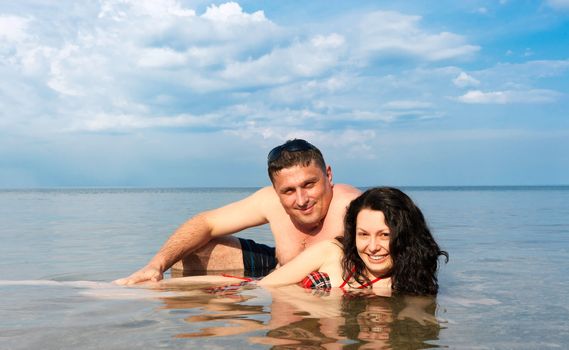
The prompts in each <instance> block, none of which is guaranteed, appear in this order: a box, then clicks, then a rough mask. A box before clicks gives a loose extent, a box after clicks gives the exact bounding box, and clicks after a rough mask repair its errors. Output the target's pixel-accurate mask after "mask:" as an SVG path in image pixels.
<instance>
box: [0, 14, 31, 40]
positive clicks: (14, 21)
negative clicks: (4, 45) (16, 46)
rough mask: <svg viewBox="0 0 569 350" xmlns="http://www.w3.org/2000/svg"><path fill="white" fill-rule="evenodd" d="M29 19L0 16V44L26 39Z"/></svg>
mask: <svg viewBox="0 0 569 350" xmlns="http://www.w3.org/2000/svg"><path fill="white" fill-rule="evenodd" d="M29 21H30V20H29V19H27V18H24V17H19V16H0V43H1V41H2V40H6V41H9V42H10V41H12V42H19V41H23V40H24V39H25V38H26V37H27V33H26V30H27V27H28V23H29Z"/></svg>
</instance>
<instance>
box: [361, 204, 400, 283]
mask: <svg viewBox="0 0 569 350" xmlns="http://www.w3.org/2000/svg"><path fill="white" fill-rule="evenodd" d="M390 232H391V231H390V230H389V227H388V226H387V224H386V223H385V216H384V215H383V212H382V211H379V210H371V209H362V210H361V211H360V212H359V213H358V216H357V218H356V249H357V250H358V255H359V256H360V258H361V259H362V260H363V262H364V264H365V266H366V269H367V272H368V277H369V278H374V277H375V278H377V277H381V276H384V275H386V274H387V273H389V272H390V271H391V269H392V267H393V260H392V259H391V255H390V253H389V239H390V236H391V235H390Z"/></svg>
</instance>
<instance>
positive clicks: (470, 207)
mask: <svg viewBox="0 0 569 350" xmlns="http://www.w3.org/2000/svg"><path fill="white" fill-rule="evenodd" d="M254 190H255V189H241V188H238V189H231V188H226V189H52V190H4V191H0V224H1V225H0V315H1V317H0V349H40V348H41V349H146V348H169V349H178V348H183V349H186V348H197V347H200V346H201V347H204V348H207V349H222V348H232V349H241V348H243V349H245V348H246V349H249V348H253V349H269V348H274V349H284V348H287V349H288V348H315V349H319V348H325V349H340V348H349V349H356V348H361V349H364V348H371V349H376V348H386V349H390V348H395V349H397V348H405V349H409V348H411V349H414V348H438V347H440V348H452V349H457V348H458V349H497V348H498V349H544V348H553V349H558V348H562V349H564V348H568V347H569V322H568V321H567V320H569V306H568V303H569V278H568V277H567V271H569V187H559V186H558V187H480V188H473V187H465V188H460V187H437V188H433V187H431V188H428V187H427V188H418V187H416V188H404V190H405V191H406V192H407V193H408V194H409V195H410V196H411V197H412V198H413V199H414V200H415V201H416V203H417V204H418V205H419V206H420V208H421V209H422V210H423V212H424V214H425V216H426V217H427V220H428V222H429V224H430V227H431V229H432V231H433V233H434V235H435V237H436V239H437V241H438V242H439V244H440V245H441V247H442V248H443V249H444V250H446V251H448V253H449V255H450V261H449V262H448V264H442V265H441V268H440V271H439V283H440V292H439V295H438V296H437V298H436V299H435V300H434V303H435V304H434V305H433V306H432V307H431V308H430V309H429V313H430V314H431V315H432V316H435V317H436V319H438V322H436V323H430V322H424V321H423V320H422V319H421V318H419V317H415V319H413V317H411V318H409V317H404V316H406V313H405V311H404V310H405V305H406V304H405V300H403V299H401V298H386V297H363V296H351V297H349V298H348V297H345V298H334V297H333V295H314V294H310V293H305V294H304V295H294V294H287V293H286V292H283V291H281V292H274V291H269V290H265V289H263V288H257V287H255V286H253V285H242V286H240V285H238V284H236V286H233V287H231V288H227V289H217V290H216V289H213V290H212V289H211V288H209V289H208V288H205V287H204V286H187V287H180V288H170V289H155V288H145V287H139V288H126V287H119V286H115V285H112V284H111V283H110V281H112V280H114V279H116V278H119V277H123V276H126V275H128V274H130V273H131V272H133V271H135V270H136V269H138V268H140V267H142V266H143V265H144V264H146V262H148V260H149V259H150V258H151V257H152V256H153V254H154V253H155V252H156V251H157V250H158V248H159V247H160V246H161V244H162V243H163V242H164V241H165V240H166V238H167V237H168V236H169V235H170V234H171V233H172V232H173V230H175V229H176V227H177V226H178V225H180V224H181V223H182V222H184V221H185V220H186V219H187V218H189V217H191V216H192V215H194V214H196V213H198V212H201V211H203V210H207V209H211V208H215V207H218V206H220V205H223V204H225V203H229V202H231V201H235V200H238V199H240V198H243V197H245V196H247V195H249V194H251V193H253V191H254ZM239 235H240V236H242V237H249V238H253V239H255V240H256V241H258V242H261V243H267V244H271V243H272V237H271V233H270V231H269V230H268V228H267V227H259V228H254V229H250V230H247V231H246V232H242V233H240V234H239ZM423 323H424V324H423Z"/></svg>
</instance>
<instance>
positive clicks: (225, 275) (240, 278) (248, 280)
mask: <svg viewBox="0 0 569 350" xmlns="http://www.w3.org/2000/svg"><path fill="white" fill-rule="evenodd" d="M221 275H222V276H223V277H230V278H237V279H239V280H243V281H247V282H252V281H253V279H252V278H249V277H239V276H233V275H228V274H226V273H222V274H221Z"/></svg>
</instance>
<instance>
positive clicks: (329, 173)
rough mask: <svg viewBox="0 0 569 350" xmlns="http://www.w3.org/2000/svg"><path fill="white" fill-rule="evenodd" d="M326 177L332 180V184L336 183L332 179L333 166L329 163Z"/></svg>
mask: <svg viewBox="0 0 569 350" xmlns="http://www.w3.org/2000/svg"><path fill="white" fill-rule="evenodd" d="M326 177H327V178H328V181H330V185H334V182H333V181H332V168H331V167H330V166H329V165H327V166H326Z"/></svg>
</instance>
